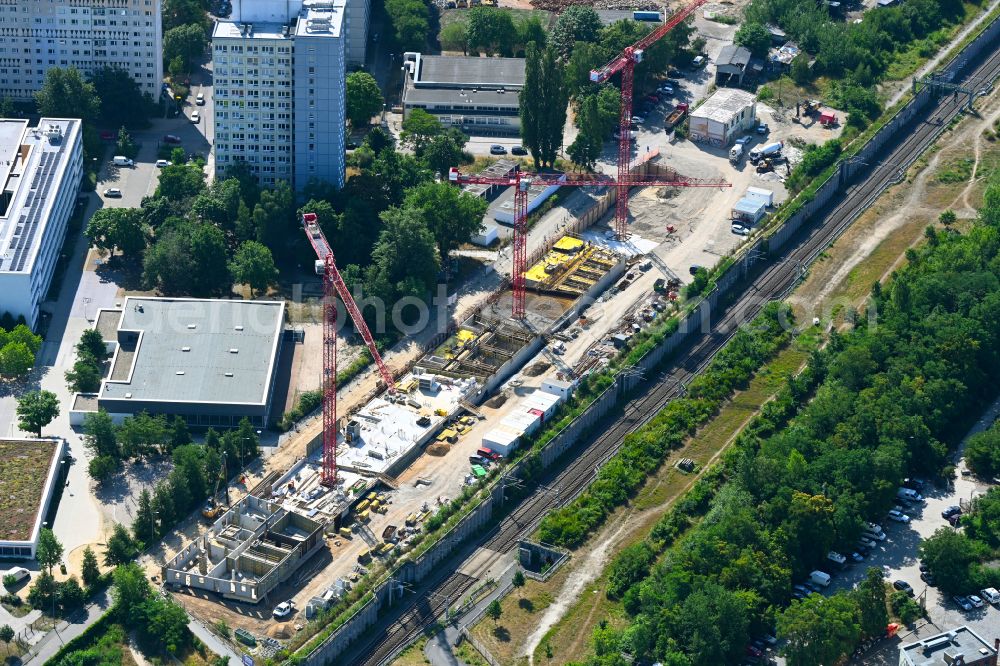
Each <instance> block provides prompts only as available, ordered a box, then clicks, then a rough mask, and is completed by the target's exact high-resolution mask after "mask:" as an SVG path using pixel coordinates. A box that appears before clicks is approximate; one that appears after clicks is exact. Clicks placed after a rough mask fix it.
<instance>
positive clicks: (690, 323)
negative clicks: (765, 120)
mask: <svg viewBox="0 0 1000 666" xmlns="http://www.w3.org/2000/svg"><path fill="white" fill-rule="evenodd" d="M997 38H1000V20H994V21H993V22H992V23H991V24H990V26H988V27H987V28H985V29H984V30H983V31H982V32H981V33H980V34H979V36H978V37H976V39H974V40H973V41H972V42H970V43H969V44H968V45H967V46H966V47H965V49H963V51H962V52H961V53H960V54H959V55H958V56H956V58H955V59H953V60H952V61H951V62H950V63H949V64H948V65H947V66H946V68H945V70H944V72H945V73H946V74H955V73H958V72H960V71H961V70H962V69H963V68H964V67H965V66H966V65H967V64H968V62H969V60H970V59H972V58H974V57H976V56H977V55H978V54H979V53H980V52H982V50H983V49H985V48H986V47H987V46H990V45H992V44H993V43H994V40H996V39H997ZM930 99H931V97H930V93H929V92H927V91H926V90H924V91H921V93H919V94H917V95H915V96H914V97H913V99H912V100H911V101H910V102H909V104H907V105H906V106H904V107H903V108H901V109H900V111H899V112H897V113H896V114H895V116H894V117H893V118H892V119H891V120H890V121H889V122H887V123H886V124H885V125H884V126H883V127H882V128H880V129H879V131H878V132H876V133H875V134H874V135H873V136H872V138H871V139H870V140H869V143H868V145H866V146H865V147H864V148H863V149H862V150H861V151H859V153H858V155H857V157H859V158H860V161H861V162H864V159H865V158H868V159H871V157H872V156H874V155H876V154H877V152H878V150H879V149H880V148H881V147H883V146H884V145H885V143H886V142H887V141H888V140H889V138H891V137H892V136H893V135H894V134H895V133H896V132H897V131H899V130H900V129H902V128H904V126H906V124H907V123H908V122H909V121H911V120H912V119H913V118H914V116H915V115H916V114H917V112H919V111H920V110H922V109H923V108H924V107H925V106H926V105H927V104H928V103H929V102H930ZM942 130H943V128H942ZM910 159H911V160H912V159H916V156H915V155H914V156H911V158H910ZM852 164H855V163H852V162H851V161H850V160H845V161H843V162H841V164H840V170H838V171H837V172H835V173H834V174H833V175H831V176H830V177H829V178H827V180H826V181H824V182H823V183H822V184H821V185H820V187H819V188H818V189H817V191H816V194H815V195H814V197H813V198H812V200H811V201H809V202H808V203H806V204H805V205H804V206H803V207H802V208H801V209H800V210H799V211H797V212H796V213H795V214H794V215H792V216H790V217H789V218H788V220H786V222H785V223H784V225H782V226H781V227H780V228H778V229H777V230H776V231H775V232H774V233H773V234H772V235H771V236H769V237H765V238H759V239H758V240H757V241H756V242H755V243H753V244H752V245H751V246H749V247H748V248H745V249H744V250H743V251H741V252H740V253H739V255H737V256H736V257H734V263H733V265H732V266H730V267H729V269H728V270H727V271H726V272H725V273H724V274H723V275H721V276H719V278H718V280H717V282H716V287H715V289H713V290H712V292H711V293H709V294H708V295H707V296H705V298H704V299H703V300H702V301H701V302H700V303H698V304H696V306H695V307H694V308H693V309H692V310H691V311H690V313H689V314H688V315H687V316H686V317H685V318H684V319H683V320H682V321H681V325H680V326H679V328H678V329H677V331H676V332H675V333H673V334H672V335H670V336H669V337H668V338H667V339H666V340H664V341H663V342H662V343H661V344H659V345H658V346H657V347H655V348H654V349H652V350H650V351H649V352H648V353H647V354H645V355H644V356H643V357H642V358H641V359H639V361H638V363H637V367H638V368H639V369H641V370H644V371H651V370H653V368H655V367H656V366H657V365H659V364H660V363H661V362H662V361H663V359H664V358H666V356H667V355H668V354H670V353H672V352H673V351H674V350H675V349H676V348H677V347H678V346H679V345H680V344H681V343H682V342H683V341H684V340H685V339H686V338H687V337H688V336H690V335H692V334H694V333H695V332H696V331H698V330H700V329H701V327H702V325H703V322H705V321H706V318H707V314H708V312H709V311H710V309H711V308H714V307H716V306H717V305H718V302H719V299H720V298H721V297H722V296H723V295H724V294H725V293H726V292H728V291H729V289H731V288H732V287H733V285H734V284H735V283H736V282H737V280H738V279H740V277H741V276H744V275H746V274H747V273H748V272H749V271H750V270H752V269H753V266H754V264H756V263H757V262H758V261H766V260H767V259H766V256H767V250H775V249H779V248H781V247H782V246H784V245H785V244H786V243H787V242H788V241H789V240H790V239H791V238H792V237H793V235H794V234H795V233H796V232H797V231H798V230H799V229H800V228H801V227H802V225H803V224H804V223H805V222H806V221H807V220H808V219H809V218H810V217H811V216H812V215H814V214H816V213H817V212H818V211H820V210H821V209H822V208H824V207H825V206H826V205H827V204H828V203H829V202H830V199H831V198H832V197H833V196H834V194H835V193H836V192H837V191H839V189H840V188H841V186H842V184H843V183H846V182H848V181H849V180H850V178H851V177H852V176H853V175H854V174H855V173H856V168H855V166H851V165H852ZM845 165H848V166H845ZM642 168H643V170H648V169H650V168H656V166H655V165H650V166H645V165H643V167H642ZM844 169H847V170H848V171H847V172H846V175H842V172H843V170H844ZM877 194H878V193H876V194H875V195H873V197H874V196H877ZM612 201H614V192H613V191H609V192H608V193H606V194H605V195H604V197H603V199H602V201H601V202H600V204H599V205H598V206H596V207H595V208H594V209H592V210H597V209H599V208H600V207H601V206H602V205H603V206H604V208H603V210H602V211H601V212H600V213H594V212H592V211H588V213H587V215H593V217H592V218H590V219H591V221H593V220H594V219H597V218H598V217H599V216H600V215H603V213H604V212H606V211H607V209H608V208H609V207H610V204H611V202H612ZM858 212H860V211H858ZM733 332H734V333H735V329H734V331H733ZM707 362H708V360H706V361H705V363H707ZM639 381H640V377H639V376H638V375H637V374H636V373H632V372H628V371H626V372H623V373H619V374H618V375H617V376H616V378H615V382H614V384H612V385H611V386H610V387H608V388H607V389H605V391H604V392H603V393H601V394H600V395H599V396H598V397H597V398H596V399H595V400H594V401H593V402H592V403H591V404H590V405H589V406H588V407H587V408H586V409H585V410H584V412H583V413H581V414H580V415H579V416H577V417H576V418H575V419H573V421H571V422H570V423H569V424H567V426H566V427H565V428H563V429H562V430H561V431H560V432H558V433H557V434H556V435H555V436H554V437H553V438H552V439H551V440H550V441H549V442H548V443H547V444H546V445H545V446H544V447H542V448H541V450H540V451H538V452H537V453H536V454H532V455H531V456H525V458H522V459H521V460H520V461H518V462H517V463H516V464H515V465H514V466H513V467H512V468H511V469H510V470H509V473H511V474H514V475H520V474H521V473H522V472H523V470H524V469H525V463H526V461H527V460H528V459H529V458H531V457H537V459H538V462H539V463H541V466H542V468H543V469H544V468H547V467H549V466H550V465H552V464H553V463H555V461H556V460H557V459H558V458H559V457H560V456H562V455H563V454H564V453H566V452H567V451H568V450H570V449H571V448H572V447H573V446H574V445H578V444H579V443H581V442H582V441H583V436H582V435H583V434H584V433H585V432H586V431H587V430H588V429H590V428H591V427H593V426H594V425H595V424H596V423H597V422H598V421H599V420H600V419H602V418H603V417H605V416H606V415H607V414H608V413H609V412H610V411H611V409H612V408H613V407H614V406H615V405H616V404H617V403H618V401H619V400H620V399H621V397H623V395H624V394H625V393H627V392H628V391H629V390H631V389H632V388H633V387H634V386H636V385H637V384H638V383H639ZM502 495H503V489H502V484H500V483H498V482H494V484H493V486H492V487H491V489H490V492H489V495H488V496H487V497H486V498H485V499H483V500H482V501H481V503H480V504H479V505H478V506H476V507H474V508H473V509H472V510H471V511H470V512H469V513H468V514H467V515H466V516H465V517H464V518H462V520H460V521H459V522H458V523H456V524H455V525H454V526H453V527H452V528H451V529H450V530H449V531H448V532H447V533H446V534H445V535H443V536H442V537H441V538H440V540H439V541H438V542H437V543H435V544H434V545H433V546H432V547H431V548H429V549H428V550H427V551H426V552H425V553H423V554H422V555H421V556H420V557H419V558H417V559H416V560H415V561H406V562H404V563H403V564H402V565H400V566H399V567H398V568H397V570H396V571H395V572H394V573H393V575H392V578H389V579H386V580H385V581H384V582H382V583H381V584H380V585H378V586H376V588H375V590H374V597H373V598H372V600H371V601H369V602H368V603H367V604H365V605H364V606H363V607H362V608H360V609H359V610H358V612H357V613H355V615H354V616H352V617H351V618H349V619H348V620H347V621H346V622H345V623H344V625H343V626H341V627H340V628H339V629H338V630H337V631H336V632H334V633H333V634H332V635H331V636H330V637H329V638H327V639H326V641H324V642H323V643H322V644H321V645H320V646H319V647H317V648H316V649H315V650H314V651H313V652H312V653H310V654H309V655H308V656H307V657H306V659H305V660H303V662H302V663H304V664H307V665H308V666H320V665H321V664H326V663H331V662H333V661H334V659H336V658H337V657H338V656H339V655H340V654H341V653H342V652H343V651H344V650H345V649H346V648H347V647H348V645H349V644H350V643H351V641H353V640H354V639H355V638H356V637H357V636H358V635H360V634H361V633H362V632H364V631H365V630H366V629H368V628H369V627H371V626H372V625H374V623H375V622H376V621H377V619H378V614H379V612H380V611H381V610H382V609H383V608H385V607H387V606H388V605H390V604H391V600H392V592H391V589H392V588H391V585H392V584H395V583H394V582H393V579H394V580H395V581H403V582H408V583H417V582H419V581H421V580H422V579H423V578H424V577H425V576H426V575H427V574H428V573H430V572H431V571H432V570H433V569H434V568H435V567H436V566H437V565H438V564H439V563H440V562H441V561H443V560H444V559H445V558H447V557H448V556H450V555H451V554H452V550H453V549H454V548H455V547H456V546H458V545H459V544H460V543H461V542H462V541H463V540H464V539H466V538H467V537H469V536H471V535H472V534H474V533H475V532H477V531H478V530H479V529H480V528H481V527H483V526H485V525H486V524H487V523H488V522H489V521H490V520H491V519H492V517H493V512H494V508H495V507H499V506H500V503H501V502H502ZM572 499H573V497H561V498H559V503H560V504H564V503H566V502H569V501H570V500H572ZM463 635H465V636H466V638H467V640H469V641H470V643H472V644H473V646H474V647H476V649H479V650H480V652H482V653H483V655H484V657H486V658H487V660H489V659H491V657H489V656H488V654H489V653H488V651H484V650H482V649H480V647H479V646H477V645H476V642H474V639H472V638H471V637H470V636H469V635H468V634H467V633H465V632H463ZM490 663H491V664H492V663H493V662H492V661H491V662H490Z"/></svg>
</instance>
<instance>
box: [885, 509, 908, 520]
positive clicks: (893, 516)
mask: <svg viewBox="0 0 1000 666" xmlns="http://www.w3.org/2000/svg"><path fill="white" fill-rule="evenodd" d="M889 520H894V521H896V522H897V523H908V522H910V517H909V516H908V515H906V514H905V513H903V512H902V511H897V510H896V509H893V510H892V511H890V512H889Z"/></svg>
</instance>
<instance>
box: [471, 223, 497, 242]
mask: <svg viewBox="0 0 1000 666" xmlns="http://www.w3.org/2000/svg"><path fill="white" fill-rule="evenodd" d="M497 238H499V232H498V231H497V225H495V224H493V223H491V222H487V223H485V224H484V225H483V226H482V227H480V229H479V233H478V234H475V235H474V236H473V237H472V238H470V239H469V241H470V242H471V243H472V244H473V245H480V246H482V247H489V246H490V245H493V243H495V242H496V241H497Z"/></svg>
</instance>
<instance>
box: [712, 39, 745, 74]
mask: <svg viewBox="0 0 1000 666" xmlns="http://www.w3.org/2000/svg"><path fill="white" fill-rule="evenodd" d="M748 62H750V49H748V48H746V47H744V46H736V45H735V44H726V45H725V46H723V47H722V50H721V51H719V57H718V58H716V59H715V65H716V67H721V66H724V65H735V66H736V67H739V68H741V69H742V68H744V67H746V66H747V63H748Z"/></svg>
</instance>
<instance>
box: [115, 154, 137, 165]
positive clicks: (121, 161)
mask: <svg viewBox="0 0 1000 666" xmlns="http://www.w3.org/2000/svg"><path fill="white" fill-rule="evenodd" d="M111 161H112V162H113V163H114V165H115V166H127V167H130V166H135V162H133V161H132V160H130V159H129V158H127V157H125V156H124V155H115V156H114V157H113V158H111Z"/></svg>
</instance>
